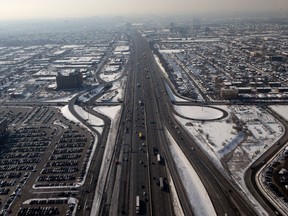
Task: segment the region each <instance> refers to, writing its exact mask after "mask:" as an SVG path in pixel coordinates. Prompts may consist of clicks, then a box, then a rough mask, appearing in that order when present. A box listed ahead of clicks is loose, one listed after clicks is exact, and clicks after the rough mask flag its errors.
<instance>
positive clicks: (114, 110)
mask: <svg viewBox="0 0 288 216" xmlns="http://www.w3.org/2000/svg"><path fill="white" fill-rule="evenodd" d="M120 109H121V105H117V106H97V107H94V108H93V110H95V111H97V112H99V113H102V114H104V115H106V116H108V117H109V118H110V119H115V118H116V115H117V114H118V113H119V111H120Z"/></svg>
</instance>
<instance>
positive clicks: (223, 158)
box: [175, 106, 287, 215]
mask: <svg viewBox="0 0 288 216" xmlns="http://www.w3.org/2000/svg"><path fill="white" fill-rule="evenodd" d="M218 108H221V109H223V110H226V111H227V112H228V114H229V115H228V116H227V117H226V118H225V119H221V120H214V121H205V120H191V119H190V120H189V119H184V118H182V117H179V116H175V117H176V119H177V121H178V122H179V123H180V124H181V125H182V126H183V127H184V128H185V129H186V130H187V131H188V132H189V133H190V134H191V136H192V137H193V138H194V139H195V141H196V143H197V145H198V146H199V147H200V148H201V149H202V150H203V151H204V152H205V153H206V154H207V155H208V156H209V157H210V159H211V160H212V161H213V163H214V164H215V166H216V167H217V168H218V169H222V170H223V171H224V174H225V175H226V176H227V177H229V176H230V177H231V178H232V179H234V180H235V183H236V184H237V185H238V186H239V189H241V190H242V192H243V193H245V196H247V197H248V198H249V199H250V200H251V201H252V202H253V203H254V205H255V208H256V209H257V210H258V211H259V213H260V214H263V215H265V214H266V213H265V210H264V209H263V208H262V207H261V206H260V205H259V204H258V203H257V201H256V200H255V198H254V197H253V196H252V195H251V194H250V192H249V190H248V189H247V187H246V184H245V181H244V173H245V172H246V170H247V168H248V167H249V166H250V165H251V164H252V163H253V162H254V161H255V160H256V159H257V158H259V157H260V155H261V154H263V153H264V152H265V151H266V150H267V149H268V148H269V147H271V146H272V145H273V144H274V143H276V142H277V141H278V139H279V138H280V137H281V136H282V135H283V133H284V128H283V126H282V125H281V123H280V122H278V121H277V120H276V119H275V118H274V117H273V116H272V115H271V114H269V113H268V112H267V111H266V110H264V109H263V108H261V107H259V106H218ZM273 108H274V107H273ZM279 109H280V108H279ZM182 111H183V110H182ZM198 111H199V110H198ZM282 111H283V115H284V114H285V113H287V111H286V110H285V108H282ZM279 112H280V111H279ZM190 113H191V111H187V110H186V113H185V112H184V113H182V114H185V115H184V116H190V115H191V114H190ZM195 115H197V114H195ZM223 165H225V166H223Z"/></svg>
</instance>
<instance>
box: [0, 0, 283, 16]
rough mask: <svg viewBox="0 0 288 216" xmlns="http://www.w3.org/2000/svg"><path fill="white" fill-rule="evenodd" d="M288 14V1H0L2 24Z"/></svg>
mask: <svg viewBox="0 0 288 216" xmlns="http://www.w3.org/2000/svg"><path fill="white" fill-rule="evenodd" d="M247 10H248V11H258V12H263V11H276V12H278V11H287V10H288V0H0V20H11V19H12V20H15V19H31V18H32V19H34V18H62V17H87V16H102V15H149V14H157V13H160V14H173V15H174V14H184V15H187V14H192V15H193V14H196V13H197V14H199V13H201V14H202V13H209V12H222V11H227V12H242V11H247Z"/></svg>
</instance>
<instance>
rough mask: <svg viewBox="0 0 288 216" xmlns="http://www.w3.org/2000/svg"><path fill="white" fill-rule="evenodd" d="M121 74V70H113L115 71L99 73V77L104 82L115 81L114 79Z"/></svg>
mask: <svg viewBox="0 0 288 216" xmlns="http://www.w3.org/2000/svg"><path fill="white" fill-rule="evenodd" d="M122 74H123V71H119V70H118V71H115V72H110V73H107V72H106V73H105V74H104V73H101V74H100V78H101V79H103V80H105V81H106V82H112V81H115V80H116V79H118V78H120V77H121V75H122Z"/></svg>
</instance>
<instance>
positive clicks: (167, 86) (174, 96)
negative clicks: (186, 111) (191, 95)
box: [165, 83, 188, 102]
mask: <svg viewBox="0 0 288 216" xmlns="http://www.w3.org/2000/svg"><path fill="white" fill-rule="evenodd" d="M165 87H166V90H167V92H168V95H169V97H170V100H171V101H174V102H183V101H184V102H185V101H188V100H185V99H183V98H181V97H178V96H176V95H175V94H174V93H173V92H172V90H171V89H170V87H169V85H168V84H167V83H165Z"/></svg>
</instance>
